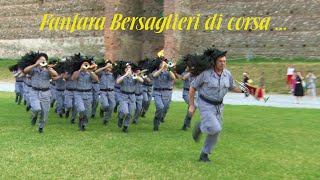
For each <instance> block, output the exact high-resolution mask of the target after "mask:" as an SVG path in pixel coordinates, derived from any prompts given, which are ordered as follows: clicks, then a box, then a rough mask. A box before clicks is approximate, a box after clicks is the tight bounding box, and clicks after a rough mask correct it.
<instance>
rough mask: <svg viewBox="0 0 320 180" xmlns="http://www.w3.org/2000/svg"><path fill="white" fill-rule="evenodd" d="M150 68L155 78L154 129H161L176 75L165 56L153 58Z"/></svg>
mask: <svg viewBox="0 0 320 180" xmlns="http://www.w3.org/2000/svg"><path fill="white" fill-rule="evenodd" d="M149 70H150V71H151V72H152V78H153V97H154V100H155V106H156V112H155V117H154V120H153V125H154V127H153V131H158V130H159V125H160V122H164V118H165V117H166V114H167V112H168V110H169V106H170V102H171V97H172V90H173V84H174V81H175V79H176V78H175V75H174V73H173V72H172V71H170V70H169V69H168V63H167V60H166V59H164V58H163V57H159V58H156V59H155V60H153V62H152V64H151V67H150V68H149Z"/></svg>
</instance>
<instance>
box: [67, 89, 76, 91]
mask: <svg viewBox="0 0 320 180" xmlns="http://www.w3.org/2000/svg"><path fill="white" fill-rule="evenodd" d="M66 90H67V91H75V90H76V89H73V88H66Z"/></svg>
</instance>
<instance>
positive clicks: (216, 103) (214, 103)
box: [199, 94, 223, 106]
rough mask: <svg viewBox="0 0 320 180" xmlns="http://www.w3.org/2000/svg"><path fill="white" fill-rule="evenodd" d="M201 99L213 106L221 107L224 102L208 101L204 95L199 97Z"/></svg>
mask: <svg viewBox="0 0 320 180" xmlns="http://www.w3.org/2000/svg"><path fill="white" fill-rule="evenodd" d="M199 97H200V99H202V100H203V101H205V102H207V103H209V104H212V105H215V106H216V105H220V104H222V102H223V101H212V100H210V99H207V98H206V97H204V96H203V95H201V94H200V95H199Z"/></svg>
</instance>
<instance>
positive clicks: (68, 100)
mask: <svg viewBox="0 0 320 180" xmlns="http://www.w3.org/2000/svg"><path fill="white" fill-rule="evenodd" d="M64 107H65V108H66V111H69V112H70V111H71V110H72V116H71V119H75V118H76V115H77V110H76V108H75V99H74V91H68V90H65V91H64Z"/></svg>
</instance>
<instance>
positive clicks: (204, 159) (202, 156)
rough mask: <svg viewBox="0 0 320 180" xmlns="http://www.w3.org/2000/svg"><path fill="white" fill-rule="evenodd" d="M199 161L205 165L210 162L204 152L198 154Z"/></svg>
mask: <svg viewBox="0 0 320 180" xmlns="http://www.w3.org/2000/svg"><path fill="white" fill-rule="evenodd" d="M199 161H201V162H206V163H210V162H211V161H210V159H209V158H208V154H206V153H204V152H202V153H201V154H200V158H199Z"/></svg>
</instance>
